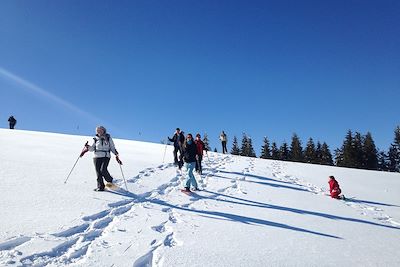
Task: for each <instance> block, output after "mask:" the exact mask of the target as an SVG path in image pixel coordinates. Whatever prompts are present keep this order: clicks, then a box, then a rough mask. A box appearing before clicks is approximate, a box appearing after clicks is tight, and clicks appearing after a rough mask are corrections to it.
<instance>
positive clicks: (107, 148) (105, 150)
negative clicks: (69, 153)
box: [81, 126, 122, 191]
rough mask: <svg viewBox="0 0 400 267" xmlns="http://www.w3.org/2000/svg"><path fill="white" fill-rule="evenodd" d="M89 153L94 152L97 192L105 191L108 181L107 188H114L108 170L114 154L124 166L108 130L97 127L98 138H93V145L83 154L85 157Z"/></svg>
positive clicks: (87, 147)
mask: <svg viewBox="0 0 400 267" xmlns="http://www.w3.org/2000/svg"><path fill="white" fill-rule="evenodd" d="M87 151H90V152H94V158H93V162H94V166H95V168H96V174H97V188H96V189H95V191H104V187H105V185H104V181H103V178H104V180H106V181H107V182H108V183H107V186H112V181H113V178H112V177H111V175H110V173H109V172H108V170H107V167H108V163H109V162H110V158H111V153H110V152H112V153H113V154H114V155H115V156H116V157H115V159H116V160H117V162H118V164H120V165H122V162H121V160H120V159H119V155H118V152H117V150H116V149H115V145H114V141H113V140H112V138H111V136H110V135H109V134H108V133H107V130H106V128H104V127H103V126H98V127H96V136H95V137H94V138H93V144H92V145H91V146H89V145H86V149H85V150H84V151H83V152H82V154H81V156H83V155H84V154H85V153H86V152H87Z"/></svg>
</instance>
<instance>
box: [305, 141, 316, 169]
mask: <svg viewBox="0 0 400 267" xmlns="http://www.w3.org/2000/svg"><path fill="white" fill-rule="evenodd" d="M316 159H317V156H316V152H315V145H314V140H313V139H312V138H311V137H310V139H308V142H307V146H306V150H305V152H304V160H305V162H307V163H315V162H316Z"/></svg>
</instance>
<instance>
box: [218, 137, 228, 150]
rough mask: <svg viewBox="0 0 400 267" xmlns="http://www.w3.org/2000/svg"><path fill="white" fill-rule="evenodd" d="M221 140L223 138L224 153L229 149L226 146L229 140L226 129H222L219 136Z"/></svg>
mask: <svg viewBox="0 0 400 267" xmlns="http://www.w3.org/2000/svg"><path fill="white" fill-rule="evenodd" d="M219 140H221V144H222V153H223V154H225V153H228V149H227V148H226V142H227V141H228V138H227V137H226V134H225V132H224V131H222V133H221V135H220V136H219Z"/></svg>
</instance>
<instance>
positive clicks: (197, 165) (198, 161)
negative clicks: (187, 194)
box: [196, 155, 203, 174]
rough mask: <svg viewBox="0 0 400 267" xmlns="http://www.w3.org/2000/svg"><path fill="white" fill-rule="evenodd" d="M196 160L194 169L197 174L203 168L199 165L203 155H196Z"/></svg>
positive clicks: (200, 172)
mask: <svg viewBox="0 0 400 267" xmlns="http://www.w3.org/2000/svg"><path fill="white" fill-rule="evenodd" d="M198 157H199V158H198V160H196V171H197V172H198V173H199V174H202V172H203V168H202V167H201V161H202V160H203V156H202V155H198Z"/></svg>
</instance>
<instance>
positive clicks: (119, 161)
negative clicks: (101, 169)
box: [115, 155, 122, 165]
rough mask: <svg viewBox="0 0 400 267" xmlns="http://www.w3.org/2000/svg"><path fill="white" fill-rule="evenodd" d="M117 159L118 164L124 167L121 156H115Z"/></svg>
mask: <svg viewBox="0 0 400 267" xmlns="http://www.w3.org/2000/svg"><path fill="white" fill-rule="evenodd" d="M115 159H116V160H117V162H118V164H119V165H122V161H121V160H120V159H119V156H118V155H117V156H115Z"/></svg>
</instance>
